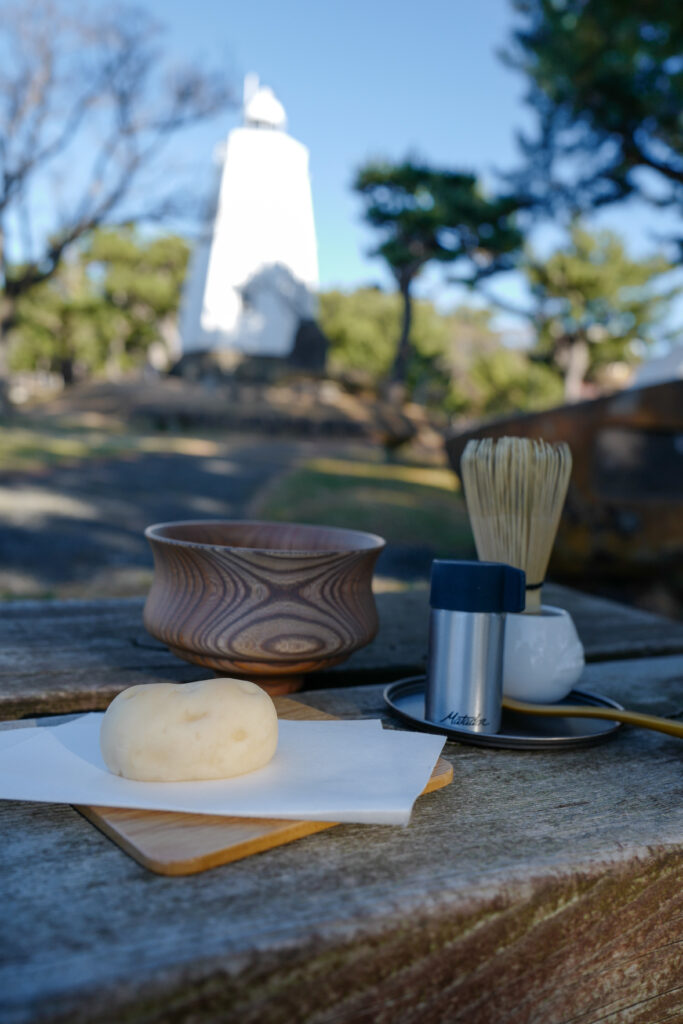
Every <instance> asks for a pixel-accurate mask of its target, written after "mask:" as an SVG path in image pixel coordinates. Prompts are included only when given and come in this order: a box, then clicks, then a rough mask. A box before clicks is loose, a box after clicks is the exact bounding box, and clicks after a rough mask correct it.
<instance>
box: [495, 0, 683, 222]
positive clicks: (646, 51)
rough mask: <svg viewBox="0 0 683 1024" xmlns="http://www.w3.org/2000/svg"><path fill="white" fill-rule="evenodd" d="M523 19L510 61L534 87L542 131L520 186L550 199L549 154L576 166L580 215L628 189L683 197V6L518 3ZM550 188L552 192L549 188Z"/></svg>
mask: <svg viewBox="0 0 683 1024" xmlns="http://www.w3.org/2000/svg"><path fill="white" fill-rule="evenodd" d="M514 6H515V7H516V9H517V11H518V12H519V14H520V16H521V18H522V19H523V21H522V24H521V26H520V28H519V29H518V31H517V32H516V33H515V36H514V39H515V41H514V44H513V48H512V52H511V53H510V54H509V55H508V57H509V59H510V61H511V62H512V63H513V64H514V65H515V66H516V67H518V68H520V69H521V70H522V71H523V72H524V73H525V74H526V75H527V77H528V79H529V82H530V92H529V100H530V102H531V104H532V105H533V106H534V107H535V109H536V111H537V114H538V121H539V132H538V136H537V137H536V138H535V139H530V140H526V147H525V148H526V152H527V156H528V158H529V163H528V167H527V171H526V174H525V184H526V187H527V188H528V189H529V190H531V191H532V192H535V194H536V197H537V198H546V199H547V198H548V195H549V189H548V185H549V183H550V184H551V186H552V185H554V186H555V188H556V187H557V184H558V182H557V177H555V180H554V182H553V181H552V179H551V177H550V176H549V170H550V169H551V167H552V164H553V162H554V160H555V158H557V157H560V158H564V159H565V168H566V166H567V163H566V161H567V160H571V161H572V175H571V177H570V179H568V178H567V177H566V176H565V181H564V187H563V189H562V191H564V193H565V196H566V197H568V198H569V199H570V201H571V202H572V203H573V204H574V208H575V209H576V208H577V207H578V206H579V205H581V204H582V205H583V206H584V208H587V207H589V206H594V205H599V204H602V203H605V202H612V201H614V200H618V199H622V198H623V197H625V196H627V195H629V194H630V193H632V192H637V193H639V194H640V195H641V196H643V197H645V198H648V197H651V196H652V189H651V184H652V182H651V180H648V179H647V178H645V177H643V176H642V174H638V173H634V172H637V171H640V170H642V169H647V170H648V171H654V172H655V173H656V175H657V178H658V182H659V185H660V186H661V187H660V188H659V190H658V201H661V200H662V199H663V200H664V201H667V202H675V203H678V204H680V203H681V202H682V201H683V162H682V161H681V154H682V153H683V121H682V120H681V109H683V66H682V64H681V54H682V53H683V5H681V4H680V3H676V2H675V0H514ZM552 191H553V189H552V188H551V192H552Z"/></svg>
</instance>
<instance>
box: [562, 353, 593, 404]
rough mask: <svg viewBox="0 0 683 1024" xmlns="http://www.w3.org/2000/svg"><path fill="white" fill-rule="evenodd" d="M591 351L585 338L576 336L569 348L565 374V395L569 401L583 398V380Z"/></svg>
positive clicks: (577, 400)
mask: <svg viewBox="0 0 683 1024" xmlns="http://www.w3.org/2000/svg"><path fill="white" fill-rule="evenodd" d="M589 363H590V353H589V350H588V342H587V341H586V339H585V338H576V339H575V340H574V341H572V342H571V344H570V345H569V348H568V350H567V357H566V370H565V375H564V397H565V401H567V402H579V401H580V400H581V399H582V398H583V382H584V379H585V377H586V374H587V372H588V366H589Z"/></svg>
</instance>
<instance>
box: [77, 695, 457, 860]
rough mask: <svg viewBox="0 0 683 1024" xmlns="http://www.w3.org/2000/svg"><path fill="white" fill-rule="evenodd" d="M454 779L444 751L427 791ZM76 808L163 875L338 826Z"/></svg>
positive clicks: (283, 712) (279, 701) (301, 710)
mask: <svg viewBox="0 0 683 1024" xmlns="http://www.w3.org/2000/svg"><path fill="white" fill-rule="evenodd" d="M275 706H276V707H277V711H278V717H279V718H293V719H323V718H333V717H334V716H333V715H328V714H326V713H325V712H324V711H318V710H317V708H311V707H308V706H307V705H306V704H302V703H301V702H300V701H295V700H291V699H290V698H288V697H275ZM452 781H453V767H452V765H450V764H449V763H448V761H445V760H444V759H443V758H441V757H440V758H439V760H438V761H437V763H436V765H435V767H434V771H433V772H432V777H431V778H430V780H429V782H428V783H427V785H426V786H425V788H424V790H423V793H431V792H432V791H433V790H435V789H441V788H442V787H443V786H447V785H448V784H449V782H452ZM76 810H78V811H80V813H81V814H83V815H84V816H85V817H86V818H87V819H88V821H91V822H92V823H93V825H96V826H97V828H99V829H100V830H101V831H102V832H104V834H105V835H107V836H109V838H110V839H113V840H114V842H115V843H117V844H118V845H119V846H120V847H121V849H122V850H125V852H126V853H128V854H130V856H131V857H133V858H135V860H136V861H137V862H138V863H139V864H142V865H143V866H144V867H146V868H149V870H150V871H155V872H156V873H157V874H160V875H192V874H195V873H197V872H198V871H206V869H207V868H215V867H218V865H219V864H228V863H229V862H230V861H234V860H241V859H242V858H243V857H250V856H251V855H252V854H253V853H261V852H263V851H264V850H271V849H272V848H273V847H275V846H281V845H282V844H283V843H291V842H292V841H293V840H294V839H302V838H303V837H304V836H310V835H312V834H313V833H314V832H322V831H323V830H324V829H326V828H334V823H333V822H329V821H283V820H279V821H276V820H270V819H264V818H225V817H222V816H221V815H217V814H179V813H178V812H176V811H140V810H128V809H125V808H121V807H85V806H78V807H77V808H76Z"/></svg>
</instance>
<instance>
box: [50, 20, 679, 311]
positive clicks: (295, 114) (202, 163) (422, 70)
mask: <svg viewBox="0 0 683 1024" xmlns="http://www.w3.org/2000/svg"><path fill="white" fill-rule="evenodd" d="M63 2H64V3H69V2H70V0H63ZM98 2H99V0H90V4H91V5H92V7H93V9H94V10H97V5H98ZM137 6H138V7H141V8H142V9H143V10H145V11H147V13H148V14H149V15H150V16H152V17H153V18H154V19H155V20H156V21H157V22H158V23H159V25H160V26H161V27H162V28H163V33H162V35H161V38H160V48H161V49H163V51H164V53H165V55H166V57H167V59H168V60H169V61H170V62H172V63H173V62H183V61H186V62H189V63H194V64H199V65H201V66H206V67H213V68H218V69H221V70H223V71H224V72H225V73H226V75H227V76H228V78H229V80H230V81H231V82H232V83H233V85H234V88H235V90H236V92H237V93H238V94H241V89H242V81H243V77H244V75H245V73H246V72H249V71H255V72H256V73H258V75H259V76H260V78H261V81H262V82H263V83H264V84H266V85H269V86H271V87H272V88H273V89H274V90H275V92H276V93H277V95H278V97H279V98H280V100H281V101H282V103H283V104H284V106H285V108H286V110H287V115H288V120H289V130H290V132H291V134H292V135H294V136H295V137H296V138H298V139H299V140H300V141H302V142H303V143H304V144H305V145H306V146H307V147H308V148H309V150H310V167H311V178H312V188H313V203H314V208H315V216H316V226H317V236H318V256H319V267H320V283H321V287H322V288H332V287H342V288H353V287H356V286H358V285H362V284H369V283H378V284H384V285H387V286H391V284H392V282H391V280H390V277H389V275H388V273H387V271H386V270H385V269H384V267H383V264H382V261H381V260H378V259H370V258H369V257H368V255H367V253H368V250H369V249H371V247H372V244H373V237H372V235H371V233H370V232H369V231H368V230H367V229H366V228H364V226H363V224H362V219H361V205H360V202H359V199H358V198H357V197H356V196H354V195H353V193H352V192H351V188H350V184H351V181H352V178H353V174H354V171H355V170H356V169H357V168H358V167H359V166H360V165H361V164H362V163H363V162H364V161H365V160H367V159H368V158H370V157H377V156H379V157H387V158H389V159H399V158H401V157H403V156H404V155H406V154H414V155H418V156H420V157H423V158H424V159H425V160H426V161H428V162H430V163H432V164H434V165H441V166H444V167H448V168H451V169H460V170H469V171H475V172H476V173H478V174H479V175H480V176H482V177H483V179H484V181H485V182H487V183H488V184H490V185H491V186H495V185H496V183H497V178H496V172H497V171H499V170H506V169H510V168H512V167H514V165H515V163H516V161H517V160H518V151H517V147H516V142H515V133H516V131H518V130H519V129H523V128H525V127H528V126H529V125H530V124H531V123H532V119H531V117H532V115H531V113H530V112H529V111H528V110H527V108H526V107H525V105H524V102H523V96H524V91H525V82H524V80H523V78H522V77H521V76H520V75H518V74H516V73H515V72H514V71H512V70H511V69H509V68H508V67H506V66H505V65H504V64H503V62H502V61H501V60H500V58H499V56H498V52H497V51H499V50H500V49H501V48H502V47H504V46H505V45H506V43H507V41H508V40H509V37H510V34H511V30H512V28H513V25H514V13H513V10H512V5H511V2H510V0H421V2H419V3H410V4H409V3H407V0H258V2H255V0H251V2H249V0H243V2H240V3H237V2H235V0H223V2H221V0H191V2H188V0H182V2H181V0H137ZM239 120H240V114H239V111H237V110H235V111H233V112H228V113H226V114H224V115H221V117H219V118H216V119H215V120H213V121H212V122H211V123H207V124H205V125H202V126H201V127H199V128H196V129H194V130H193V131H192V132H190V133H187V134H186V135H185V136H184V137H183V139H182V140H178V141H177V142H176V143H174V144H172V145H171V146H170V147H169V149H168V151H167V153H166V155H165V159H166V161H167V163H166V167H165V171H166V172H167V173H168V175H169V176H171V177H173V176H174V175H181V174H183V175H185V176H186V175H187V174H188V173H189V174H190V176H191V178H190V180H191V181H192V183H193V188H194V189H195V190H196V192H197V193H198V194H199V195H205V194H207V193H208V191H209V188H210V185H211V181H212V154H213V151H214V148H215V146H216V144H217V143H219V142H221V141H222V140H223V139H224V138H225V136H226V135H227V133H228V132H229V130H230V129H231V128H232V127H234V126H235V125H236V124H238V123H239ZM72 173H73V172H72ZM670 216H671V215H670V213H667V214H666V215H662V214H660V215H657V214H655V212H653V211H652V210H651V209H649V208H644V207H642V206H639V205H638V204H628V205H625V206H624V205H622V206H620V207H618V208H614V209H612V210H610V211H607V212H605V213H604V214H602V215H601V218H600V223H602V224H604V225H606V226H612V227H615V228H617V229H618V230H619V231H620V232H621V233H623V234H625V235H626V237H627V240H628V242H629V244H630V245H631V247H632V251H634V252H637V253H642V254H645V253H648V252H652V251H654V250H655V249H656V248H657V245H656V242H655V241H654V239H653V237H652V236H653V232H655V231H660V233H661V234H663V235H664V234H667V233H670V232H671V227H672V226H671V223H670ZM557 240H558V236H557V233H556V232H553V230H552V227H550V226H546V227H545V228H544V229H543V230H541V231H540V232H539V233H538V234H537V235H536V237H535V239H534V242H535V244H536V245H538V246H540V247H541V248H546V249H547V248H548V247H550V246H552V244H554V243H556V242H557ZM420 287H421V291H422V293H423V294H425V295H427V296H429V297H431V298H433V299H434V300H435V301H438V302H439V303H440V304H442V305H443V304H447V303H448V302H454V301H456V300H457V299H458V298H459V297H460V298H462V295H458V294H456V293H455V292H454V291H453V290H452V289H451V290H450V292H449V291H448V290H447V289H444V287H443V285H442V276H441V274H440V273H438V272H432V273H429V274H427V275H425V278H424V280H423V281H422V283H421V286H420ZM495 290H497V291H498V292H499V293H500V294H502V295H504V296H505V297H506V298H507V299H509V300H510V299H511V300H513V301H520V300H521V299H523V296H524V289H523V286H522V284H521V281H520V278H519V277H518V276H517V275H507V276H506V277H498V278H497V279H496V282H495ZM677 319H678V321H681V322H683V304H682V308H681V315H680V316H678V314H677Z"/></svg>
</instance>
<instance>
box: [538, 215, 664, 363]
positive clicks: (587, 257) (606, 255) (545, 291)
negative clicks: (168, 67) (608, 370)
mask: <svg viewBox="0 0 683 1024" xmlns="http://www.w3.org/2000/svg"><path fill="white" fill-rule="evenodd" d="M525 269H526V275H527V278H528V280H529V284H530V286H531V290H532V294H533V296H534V299H535V303H536V309H537V313H536V324H537V329H538V346H537V351H538V353H539V354H540V355H541V356H542V357H544V358H545V359H546V360H547V361H548V362H549V363H551V364H552V365H554V366H556V367H557V368H558V369H560V370H561V371H562V372H564V373H565V374H566V373H567V371H568V366H569V363H570V362H571V360H572V349H574V348H576V347H577V346H583V348H584V350H585V367H584V372H585V374H587V375H588V377H590V376H591V375H594V374H595V373H596V371H597V370H598V369H599V368H600V367H601V366H604V365H605V364H607V363H611V362H614V361H617V360H619V361H624V362H630V363H632V362H635V361H637V359H638V354H637V351H636V349H635V346H634V342H636V341H637V342H642V343H648V342H649V341H651V340H652V331H653V328H655V327H656V325H657V324H658V323H659V322H660V321H661V319H662V318H663V316H664V315H665V314H666V312H667V310H668V306H669V303H670V301H671V299H672V298H673V297H674V295H675V294H676V292H677V289H669V290H667V291H664V290H662V289H659V290H657V291H655V290H654V289H653V287H652V285H653V283H654V282H655V281H656V280H657V279H658V278H659V277H660V276H661V275H662V274H664V273H666V272H667V271H668V270H670V269H671V265H670V264H669V263H668V262H667V261H666V260H665V259H663V258H662V257H659V256H657V257H652V258H649V259H642V260H637V259H632V258H631V257H630V256H629V255H628V253H627V251H626V249H625V248H624V244H623V242H622V240H621V239H620V238H619V237H618V235H616V234H614V233H613V232H611V231H601V232H598V233H596V234H593V233H591V232H589V231H587V230H586V229H585V228H583V227H581V225H580V224H579V223H578V222H575V223H574V224H573V225H572V229H571V235H570V242H569V245H568V246H567V247H566V248H564V249H561V250H558V251H556V252H554V253H553V254H552V255H551V256H550V257H549V258H548V259H547V260H545V261H540V260H538V259H534V258H533V257H532V258H530V260H529V262H528V264H527V266H526V268H525Z"/></svg>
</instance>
